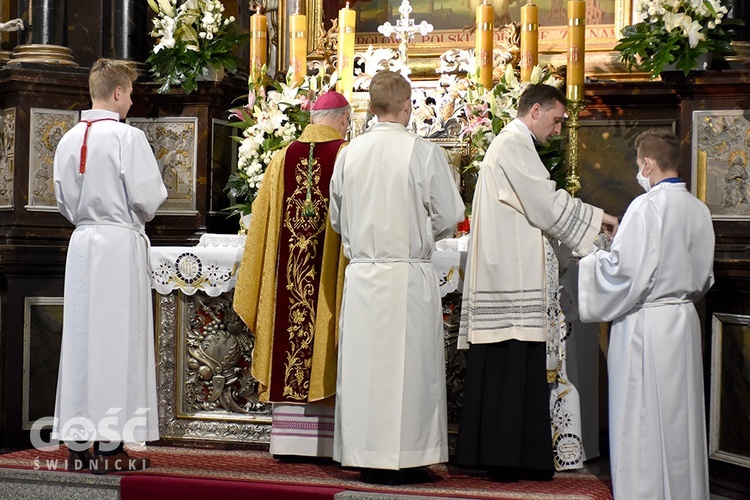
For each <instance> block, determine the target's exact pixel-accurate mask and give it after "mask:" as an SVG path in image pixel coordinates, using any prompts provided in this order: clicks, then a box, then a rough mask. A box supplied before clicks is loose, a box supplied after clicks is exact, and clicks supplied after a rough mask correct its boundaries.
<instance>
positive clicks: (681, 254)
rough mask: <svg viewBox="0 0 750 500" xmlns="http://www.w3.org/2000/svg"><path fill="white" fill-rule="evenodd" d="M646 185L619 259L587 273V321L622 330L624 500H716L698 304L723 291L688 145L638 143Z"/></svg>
mask: <svg viewBox="0 0 750 500" xmlns="http://www.w3.org/2000/svg"><path fill="white" fill-rule="evenodd" d="M635 144H636V148H637V151H638V155H637V164H638V175H637V178H638V182H639V184H641V186H642V187H643V188H644V189H645V190H646V194H643V195H641V196H639V197H638V198H636V199H635V200H633V202H632V203H631V204H630V206H629V207H628V210H627V211H626V213H625V216H624V218H623V220H622V225H621V226H620V230H619V232H618V233H617V235H616V236H615V238H614V240H613V241H612V247H611V249H610V251H609V252H606V251H603V250H600V251H598V252H596V253H594V254H591V255H589V256H587V257H585V258H583V259H582V260H581V262H580V265H579V277H578V283H579V291H578V297H579V307H580V315H581V319H582V320H584V321H612V322H613V324H612V331H611V334H610V343H609V355H608V360H607V362H608V371H609V437H610V448H611V452H610V461H611V467H612V484H613V488H614V495H615V498H616V499H617V500H624V499H641V498H653V499H674V500H678V499H679V500H687V499H707V498H708V497H709V492H708V459H707V455H706V453H707V452H706V429H705V417H704V406H703V368H702V364H701V326H700V322H699V319H698V313H697V312H696V309H695V305H694V302H695V301H697V300H699V299H700V298H701V297H703V296H704V295H705V294H706V292H708V289H709V288H710V287H711V285H712V284H713V273H712V266H713V257H714V231H713V226H712V224H711V216H710V214H709V211H708V208H706V206H705V205H704V204H703V203H702V202H700V201H699V200H698V199H696V198H695V197H694V196H693V195H692V194H690V193H689V192H688V190H687V189H686V187H685V183H684V182H683V181H681V180H680V179H679V177H678V175H679V167H680V163H681V162H680V141H679V139H678V138H677V137H676V136H675V135H674V134H673V133H672V132H670V131H667V130H661V129H654V130H648V131H646V132H644V133H642V134H641V135H640V136H638V138H637V139H636V142H635Z"/></svg>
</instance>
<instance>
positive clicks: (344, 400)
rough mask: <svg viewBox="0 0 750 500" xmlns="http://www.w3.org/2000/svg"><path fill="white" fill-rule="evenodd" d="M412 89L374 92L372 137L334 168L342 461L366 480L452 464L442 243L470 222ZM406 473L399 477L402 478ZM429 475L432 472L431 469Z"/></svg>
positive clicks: (388, 78)
mask: <svg viewBox="0 0 750 500" xmlns="http://www.w3.org/2000/svg"><path fill="white" fill-rule="evenodd" d="M411 108H412V106H411V85H410V84H409V82H408V81H407V80H406V79H405V78H403V77H402V76H401V75H399V74H397V73H392V72H387V71H385V72H380V73H377V74H376V75H375V77H373V79H372V82H371V83H370V109H371V110H372V112H373V113H375V114H376V115H377V117H378V123H377V124H376V125H375V126H373V128H372V129H371V130H370V131H369V132H367V133H365V134H363V135H361V136H359V137H357V138H355V139H354V140H353V141H352V142H351V144H350V145H349V146H348V147H346V148H344V149H343V150H342V151H341V153H340V154H339V156H338V158H337V159H336V164H335V167H334V172H333V177H332V178H331V193H330V194H331V198H330V199H331V207H330V217H331V225H332V227H333V229H334V230H335V231H337V232H339V233H341V236H342V243H343V246H344V253H345V255H346V257H348V258H349V259H351V262H350V264H349V265H348V266H347V268H346V276H345V281H344V294H343V303H342V312H341V319H340V334H339V335H340V337H339V363H338V376H337V384H336V418H335V431H334V450H333V457H334V460H336V461H339V462H341V464H342V465H343V466H349V467H360V468H363V469H365V470H363V471H362V479H363V480H364V481H366V482H402V481H403V482H410V481H416V480H420V479H421V478H420V477H419V476H422V477H424V474H419V473H417V474H414V473H413V472H414V471H407V472H406V473H405V472H403V470H404V469H411V468H416V467H421V466H425V465H429V464H434V463H440V462H445V461H447V460H448V434H447V410H446V389H445V363H444V350H443V349H444V347H443V326H442V316H441V310H440V293H439V290H438V281H437V275H436V273H435V269H434V268H433V266H432V264H431V262H430V255H431V254H432V252H433V248H434V244H435V240H438V239H442V238H445V237H448V236H451V235H452V234H453V232H454V230H455V227H456V224H457V223H458V222H459V221H461V220H463V218H464V204H463V202H462V201H461V197H460V195H459V193H458V188H457V186H456V182H455V181H454V178H453V175H452V170H451V167H450V166H449V164H448V162H447V156H446V154H445V153H444V152H443V150H441V148H440V147H439V146H437V145H435V144H432V143H430V142H429V141H426V140H424V139H421V138H419V137H417V136H416V135H415V134H412V133H410V132H408V131H407V129H406V125H408V123H409V118H410V116H411ZM399 470H401V471H402V472H401V473H399V472H398V471H399ZM421 472H423V471H421Z"/></svg>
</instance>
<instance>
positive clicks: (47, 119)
mask: <svg viewBox="0 0 750 500" xmlns="http://www.w3.org/2000/svg"><path fill="white" fill-rule="evenodd" d="M76 123H78V112H77V111H65V110H57V109H41V108H31V125H30V128H31V131H30V134H29V136H30V138H31V147H30V148H29V204H28V205H27V206H26V208H27V209H28V210H40V211H57V201H56V200H55V189H54V180H53V174H54V173H53V163H54V159H55V150H56V149H57V145H58V143H59V142H60V139H61V138H62V136H63V135H65V132H67V131H68V130H70V129H71V128H73V126H74V125H75V124H76Z"/></svg>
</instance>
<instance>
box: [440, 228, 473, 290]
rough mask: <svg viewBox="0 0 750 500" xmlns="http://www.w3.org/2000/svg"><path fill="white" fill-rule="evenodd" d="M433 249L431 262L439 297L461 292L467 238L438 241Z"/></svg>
mask: <svg viewBox="0 0 750 500" xmlns="http://www.w3.org/2000/svg"><path fill="white" fill-rule="evenodd" d="M435 249H436V251H435V252H432V258H431V260H432V265H433V266H434V267H435V272H436V273H437V275H438V283H439V284H440V296H441V297H445V296H446V295H448V294H449V293H451V292H461V291H463V288H464V268H465V267H466V254H467V252H468V249H469V236H468V235H466V236H462V237H460V238H446V239H444V240H440V241H438V242H437V243H436V244H435Z"/></svg>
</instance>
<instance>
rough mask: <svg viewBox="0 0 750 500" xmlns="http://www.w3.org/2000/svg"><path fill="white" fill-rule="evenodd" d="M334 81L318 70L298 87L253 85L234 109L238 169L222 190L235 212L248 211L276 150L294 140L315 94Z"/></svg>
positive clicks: (304, 124)
mask: <svg viewBox="0 0 750 500" xmlns="http://www.w3.org/2000/svg"><path fill="white" fill-rule="evenodd" d="M335 82H336V80H335V75H328V74H325V72H324V71H322V70H321V71H319V72H318V73H317V74H315V75H312V76H307V77H305V79H304V80H303V82H302V83H301V84H300V85H299V86H295V85H294V84H292V83H291V82H290V81H287V83H286V84H284V83H279V82H267V85H266V86H264V85H262V84H257V83H256V84H252V87H251V88H250V92H249V93H248V100H247V104H246V105H244V106H242V107H239V108H235V109H233V110H232V111H231V112H230V113H231V117H232V118H233V119H234V121H232V122H231V123H230V125H232V126H234V127H237V128H239V129H241V130H242V136H241V137H236V138H235V140H237V142H239V144H240V147H239V152H238V159H237V171H236V172H235V173H232V174H231V175H230V176H229V179H228V181H227V185H226V187H225V190H226V191H227V193H228V194H229V196H230V197H233V198H235V199H236V200H237V201H238V204H236V205H235V206H233V207H231V208H232V210H233V211H234V212H235V213H240V214H241V215H242V214H249V213H250V211H251V209H252V202H253V200H255V197H256V195H257V194H258V188H259V187H260V183H261V181H262V180H263V175H264V174H265V172H266V169H267V168H268V165H269V164H270V163H271V159H272V158H273V156H274V155H275V154H276V152H277V151H279V150H280V149H282V148H284V147H285V146H287V145H289V144H290V143H291V142H292V141H294V140H296V139H297V138H298V137H299V136H300V134H302V130H303V129H304V128H305V126H306V125H307V124H308V123H310V109H311V108H312V104H313V102H314V101H315V99H316V98H317V96H318V95H321V94H323V93H325V92H327V91H328V89H329V88H330V87H331V86H332V85H334V84H335Z"/></svg>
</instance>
